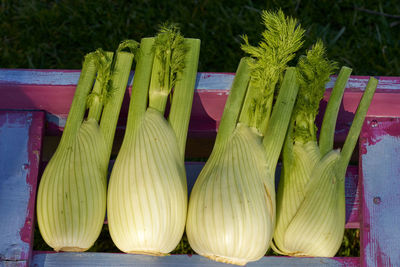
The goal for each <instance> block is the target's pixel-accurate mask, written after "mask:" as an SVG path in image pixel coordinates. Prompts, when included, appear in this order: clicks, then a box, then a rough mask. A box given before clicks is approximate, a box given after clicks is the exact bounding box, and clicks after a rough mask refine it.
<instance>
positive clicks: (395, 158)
mask: <svg viewBox="0 0 400 267" xmlns="http://www.w3.org/2000/svg"><path fill="white" fill-rule="evenodd" d="M360 142H361V152H362V153H361V155H360V167H361V169H362V172H361V174H362V181H363V192H362V222H361V246H360V247H361V248H360V249H361V251H360V254H361V264H362V266H376V267H381V266H400V248H399V246H400V226H399V225H400V118H369V119H368V120H367V121H366V123H365V124H364V128H363V133H362V136H361V138H360Z"/></svg>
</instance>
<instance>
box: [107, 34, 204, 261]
mask: <svg viewBox="0 0 400 267" xmlns="http://www.w3.org/2000/svg"><path fill="white" fill-rule="evenodd" d="M199 52H200V40H198V39H184V38H183V37H182V35H181V34H180V33H179V30H178V29H177V28H176V27H175V26H169V27H163V28H162V29H161V32H160V33H159V34H158V35H157V36H156V37H155V38H144V39H142V41H141V44H140V49H139V53H140V54H139V55H138V62H137V65H136V70H135V76H134V79H133V85H132V97H131V103H130V106H129V113H128V122H127V126H126V131H125V137H124V140H123V143H122V146H121V149H120V151H119V154H118V156H117V159H116V161H115V165H114V167H113V169H112V173H111V177H110V182H109V188H108V202H107V215H108V224H109V229H110V234H111V238H112V240H113V241H114V243H115V245H116V246H117V247H118V248H119V249H120V250H122V251H124V252H127V253H139V254H150V255H165V254H167V253H169V252H171V251H172V250H173V249H174V248H175V247H176V246H177V244H178V243H179V241H180V240H181V238H182V235H183V232H184V227H185V222H186V213H187V197H188V191H187V184H186V174H185V166H184V152H185V144H186V136H187V130H188V125H189V119H190V112H191V106H192V100H193V94H194V85H195V81H196V75H197V65H198V58H199ZM172 90H173V94H172V98H171V107H170V111H169V114H168V119H167V120H166V119H165V118H164V112H165V108H166V103H167V100H168V97H169V95H170V93H171V91H172ZM147 99H148V100H147ZM147 102H148V105H147Z"/></svg>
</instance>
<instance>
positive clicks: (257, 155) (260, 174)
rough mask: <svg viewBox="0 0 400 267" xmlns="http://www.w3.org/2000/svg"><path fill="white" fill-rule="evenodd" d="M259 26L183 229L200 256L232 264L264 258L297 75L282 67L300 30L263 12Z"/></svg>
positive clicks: (298, 43) (296, 43) (247, 48)
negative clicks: (261, 28)
mask: <svg viewBox="0 0 400 267" xmlns="http://www.w3.org/2000/svg"><path fill="white" fill-rule="evenodd" d="M263 22H264V25H265V27H266V30H265V31H264V32H263V40H262V42H260V44H259V46H258V47H253V46H251V45H250V44H249V43H248V41H247V38H246V37H245V44H244V45H243V50H244V51H245V52H247V53H248V54H249V55H250V56H251V57H250V58H243V59H242V60H241V62H240V64H239V67H238V70H237V72H236V76H235V79H234V82H233V85H232V88H231V91H230V95H229V97H228V100H227V102H226V105H225V109H224V113H223V115H222V119H221V123H220V126H219V129H218V133H217V137H216V141H215V144H214V148H213V151H212V153H211V156H210V158H209V159H208V160H207V163H206V164H205V166H204V168H203V170H202V171H201V173H200V175H199V177H198V178H197V180H196V183H195V185H194V187H193V190H192V193H191V196H190V201H189V209H188V219H187V224H186V233H187V236H188V240H189V243H190V245H191V247H192V248H193V249H194V250H195V251H196V252H197V253H198V254H200V255H203V256H205V257H207V258H210V259H213V260H216V261H221V262H225V263H231V264H238V265H244V264H246V263H247V262H249V261H255V260H258V259H259V258H261V257H262V256H264V255H265V253H266V251H267V249H268V247H269V244H270V242H271V240H272V235H273V231H274V226H275V186H274V183H275V182H274V179H275V167H276V164H277V161H278V157H279V154H280V151H281V148H282V145H283V142H284V138H285V133H286V130H287V127H288V124H289V120H290V117H291V113H292V108H293V106H294V102H295V99H296V94H297V91H298V85H297V81H296V70H295V68H293V67H288V66H287V63H288V62H289V61H290V60H291V59H293V58H294V53H295V52H296V51H297V50H298V49H299V48H300V46H301V44H302V42H303V41H302V37H303V33H304V30H302V29H301V28H300V26H298V25H297V22H296V21H295V20H294V19H291V18H288V17H285V16H284V15H283V13H282V12H281V11H278V12H263ZM278 88H279V90H278ZM275 94H277V98H276V101H275V103H273V100H274V95H275Z"/></svg>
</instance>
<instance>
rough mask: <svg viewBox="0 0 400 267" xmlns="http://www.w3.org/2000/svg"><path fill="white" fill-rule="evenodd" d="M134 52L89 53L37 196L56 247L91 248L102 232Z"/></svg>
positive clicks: (46, 233) (44, 230)
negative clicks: (112, 157)
mask: <svg viewBox="0 0 400 267" xmlns="http://www.w3.org/2000/svg"><path fill="white" fill-rule="evenodd" d="M136 45H137V44H136ZM133 57H134V56H133V54H132V53H127V52H120V51H118V52H117V53H115V54H114V53H111V52H104V51H102V50H101V49H99V50H97V51H96V52H93V53H90V54H88V55H87V56H86V57H85V60H84V63H83V67H82V71H81V75H80V78H79V82H78V85H77V88H76V91H75V95H74V98H73V101H72V104H71V108H70V112H69V114H68V119H67V122H66V125H65V128H64V132H63V135H62V137H61V141H60V144H59V145H58V147H57V150H56V152H55V153H54V155H53V157H52V158H51V160H50V161H49V163H48V165H47V166H46V169H45V171H44V173H43V176H42V179H41V181H40V184H39V189H38V195H37V217H38V223H39V229H40V232H41V234H42V236H43V239H44V240H45V242H46V243H47V244H48V245H49V246H50V247H52V248H54V250H56V251H85V250H87V249H89V248H90V247H91V246H92V245H93V243H94V242H95V241H96V239H97V237H98V236H99V234H100V231H101V228H102V226H103V222H104V216H105V212H106V190H107V169H108V163H109V158H110V154H111V148H112V144H113V139H114V133H115V128H116V125H117V121H118V117H119V111H120V107H121V104H122V98H123V96H124V92H125V89H126V85H127V82H128V77H129V73H130V69H131V65H132V61H133ZM87 109H88V116H87V117H86V118H85V112H86V110H87Z"/></svg>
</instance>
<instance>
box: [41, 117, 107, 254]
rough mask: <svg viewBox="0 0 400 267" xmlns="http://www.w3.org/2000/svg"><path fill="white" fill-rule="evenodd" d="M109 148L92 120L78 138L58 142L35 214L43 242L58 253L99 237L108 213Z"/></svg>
mask: <svg viewBox="0 0 400 267" xmlns="http://www.w3.org/2000/svg"><path fill="white" fill-rule="evenodd" d="M106 152H107V151H106V145H105V142H104V139H103V136H102V134H101V132H100V129H99V126H98V124H97V122H96V121H95V120H94V119H89V120H86V121H84V122H83V123H82V125H81V127H80V129H79V131H78V134H77V135H76V138H75V142H73V144H70V145H64V146H59V147H58V148H57V150H56V152H55V154H54V156H53V157H52V158H51V160H50V162H49V163H48V165H47V166H46V169H45V171H44V173H43V176H42V178H41V182H40V185H39V190H38V195H37V217H38V223H39V228H40V232H41V234H42V236H43V238H44V240H45V241H46V243H47V244H48V245H49V246H51V247H52V248H53V249H54V250H55V251H85V250H87V249H89V248H90V247H91V246H92V245H93V243H94V242H95V241H96V239H97V238H98V236H99V234H100V231H101V228H102V226H103V223H104V216H105V211H106V188H107V185H106V177H107V167H108V160H107V159H106V158H105V157H106V155H107V153H106ZM44 192H46V193H44Z"/></svg>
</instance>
